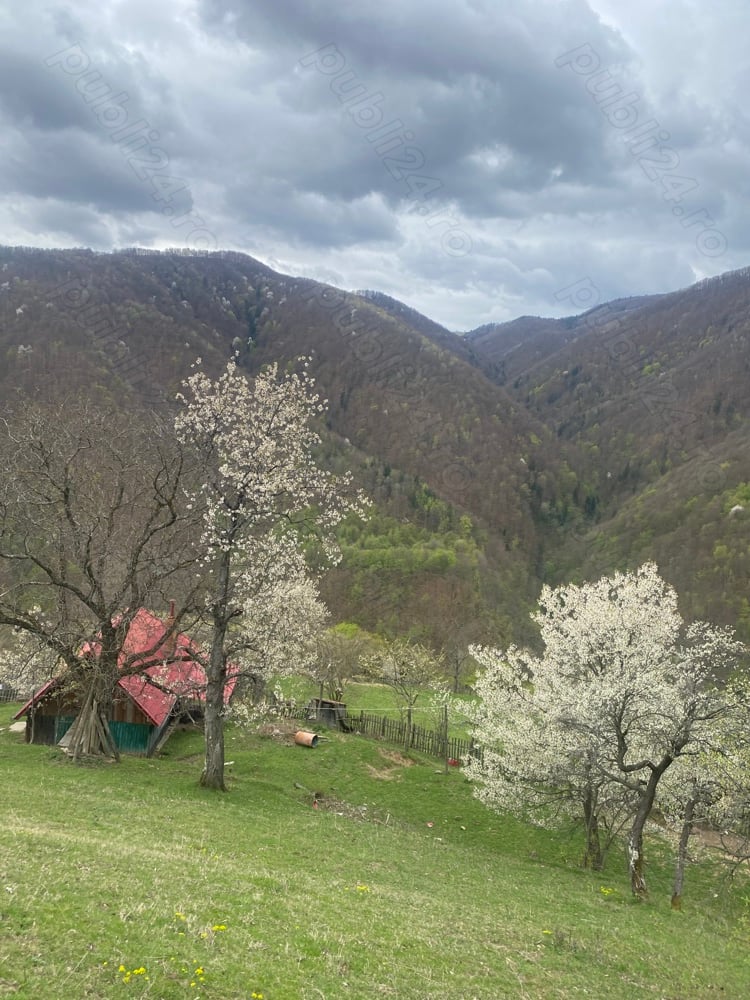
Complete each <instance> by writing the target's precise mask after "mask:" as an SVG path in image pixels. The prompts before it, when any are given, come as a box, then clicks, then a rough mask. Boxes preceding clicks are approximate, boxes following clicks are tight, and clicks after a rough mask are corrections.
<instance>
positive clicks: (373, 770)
mask: <svg viewBox="0 0 750 1000" xmlns="http://www.w3.org/2000/svg"><path fill="white" fill-rule="evenodd" d="M365 767H366V768H367V773H368V774H369V775H370V777H371V778H374V779H375V780H376V781H393V779H394V778H400V777H401V775H400V774H398V773H397V771H396V769H395V768H393V767H387V768H384V769H382V770H378V769H377V767H373V766H372V764H366V765H365Z"/></svg>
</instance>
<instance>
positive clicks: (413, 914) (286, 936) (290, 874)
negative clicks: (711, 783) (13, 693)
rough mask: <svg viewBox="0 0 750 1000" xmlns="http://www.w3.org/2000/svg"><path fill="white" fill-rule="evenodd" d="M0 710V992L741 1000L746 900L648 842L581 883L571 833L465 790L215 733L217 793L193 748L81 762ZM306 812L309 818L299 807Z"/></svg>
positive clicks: (182, 740)
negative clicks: (680, 903) (677, 873)
mask: <svg viewBox="0 0 750 1000" xmlns="http://www.w3.org/2000/svg"><path fill="white" fill-rule="evenodd" d="M11 714H12V708H11V707H10V706H7V705H2V706H0V727H2V731H0V781H1V782H2V789H3V817H2V824H0V997H5V996H8V997H19V998H29V1000H32V998H33V1000H47V998H49V1000H81V998H86V997H91V998H102V1000H119V998H121V997H123V998H125V997H128V998H136V997H138V998H146V997H148V998H151V1000H159V998H164V1000H172V998H181V1000H188V998H189V1000H193V998H196V1000H197V998H200V1000H204V998H205V1000H208V998H213V1000H254V998H255V1000H257V998H258V997H260V996H262V997H263V1000H295V998H304V1000H308V998H309V1000H318V998H324V1000H330V998H339V997H349V998H363V1000H364V998H372V997H393V998H399V1000H410V998H413V1000H429V998H441V1000H442V998H454V1000H471V998H482V1000H496V998H500V997H512V998H548V997H549V998H558V997H584V996H585V997H590V998H596V1000H598V998H603V997H617V998H623V1000H632V998H633V997H653V998H658V1000H701V998H712V1000H715V998H718V997H722V998H725V1000H744V998H745V997H746V996H747V995H748V984H750V957H749V951H750V887H749V886H748V884H747V882H738V881H737V880H736V879H735V880H734V881H733V882H727V881H723V880H721V877H720V876H719V875H717V872H716V870H715V869H714V868H713V867H712V866H710V865H708V864H702V865H695V866H692V867H691V868H690V870H689V872H688V878H687V884H686V889H685V909H684V911H683V912H682V913H674V912H672V911H671V910H670V907H669V896H670V878H671V861H670V858H669V852H668V851H667V850H666V848H665V847H663V846H661V845H660V844H659V843H658V842H649V844H648V854H649V858H650V860H651V864H650V867H649V877H650V884H651V898H650V900H649V901H648V902H646V903H645V904H637V903H635V902H633V901H632V900H631V899H630V897H629V894H628V890H627V883H626V877H625V871H624V862H623V859H622V857H621V856H620V854H619V853H614V854H613V855H612V856H611V858H610V862H609V868H608V870H607V871H606V872H605V873H603V874H598V875H596V874H593V873H591V872H586V871H583V870H581V869H580V868H579V867H578V864H577V862H578V859H579V856H580V852H581V842H580V839H579V837H578V836H576V835H575V834H574V833H573V832H571V833H570V834H567V835H561V834H554V835H553V834H550V833H545V832H543V831H539V830H536V829H532V828H528V827H524V826H522V825H520V824H518V823H516V822H514V821H512V820H508V819H505V818H502V817H500V816H497V815H495V814H492V813H490V812H488V811H487V810H485V809H484V807H482V806H481V805H480V804H479V803H478V802H477V801H476V800H475V799H474V798H473V797H472V795H471V788H470V786H469V785H468V784H467V782H466V780H465V778H464V777H463V775H462V774H461V772H460V771H459V770H457V769H451V770H450V773H448V774H445V773H444V772H443V771H442V769H441V768H440V767H439V763H437V762H435V761H433V760H430V759H426V758H418V757H415V758H405V757H402V756H401V755H400V754H399V753H398V752H397V751H395V750H394V749H393V748H389V747H387V746H385V745H382V744H378V743H375V742H370V741H365V740H363V739H362V738H360V737H356V736H346V735H340V734H335V733H331V734H330V739H329V740H328V741H326V742H323V743H321V745H320V746H319V747H318V748H316V749H307V748H302V747H297V746H294V745H290V744H289V743H287V742H285V741H283V740H282V739H280V738H278V737H274V736H271V735H269V736H263V735H259V734H255V735H246V734H244V733H242V732H240V731H238V730H230V731H229V732H228V736H227V760H228V761H231V762H232V763H231V764H229V765H228V767H227V772H228V776H229V780H228V783H229V787H230V791H229V793H228V794H226V795H222V794H219V793H211V792H207V791H205V790H202V789H200V788H199V787H198V784H197V779H198V776H199V772H200V766H201V752H202V744H201V739H200V736H199V735H198V734H194V733H186V734H176V735H175V736H174V737H173V738H172V739H171V740H170V742H169V744H168V745H167V747H166V751H167V753H166V754H165V756H164V757H162V758H161V759H158V760H145V759H142V758H123V761H122V763H121V764H120V765H115V764H105V763H101V764H95V765H87V766H80V767H75V766H73V765H71V764H70V762H69V761H67V760H66V759H64V758H63V757H62V756H61V755H60V754H59V752H58V751H57V750H54V749H53V748H50V747H36V746H27V745H25V744H24V743H23V742H22V737H21V736H19V735H18V734H15V733H10V732H9V731H8V728H7V726H8V721H9V719H10V716H11ZM316 794H317V796H318V799H319V807H318V808H314V807H313V801H315V796H316Z"/></svg>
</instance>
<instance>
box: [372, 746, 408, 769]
mask: <svg viewBox="0 0 750 1000" xmlns="http://www.w3.org/2000/svg"><path fill="white" fill-rule="evenodd" d="M378 753H379V754H380V756H381V757H383V758H385V760H389V761H390V762H391V763H392V764H396V765H397V766H398V767H412V766H413V764H414V761H413V760H410V758H409V757H404V755H403V754H402V753H399V752H398V750H378Z"/></svg>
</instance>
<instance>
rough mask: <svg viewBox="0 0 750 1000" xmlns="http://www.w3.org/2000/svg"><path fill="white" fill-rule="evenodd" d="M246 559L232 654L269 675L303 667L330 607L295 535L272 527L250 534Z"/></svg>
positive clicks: (237, 595) (240, 579) (249, 668)
mask: <svg viewBox="0 0 750 1000" xmlns="http://www.w3.org/2000/svg"><path fill="white" fill-rule="evenodd" d="M244 562H245V567H244V568H243V570H242V571H241V572H240V574H239V576H238V580H237V586H236V590H235V600H236V602H237V604H238V606H239V607H241V608H242V615H241V617H240V619H239V622H238V629H237V635H236V638H235V639H234V641H233V644H232V645H233V646H234V649H232V646H231V645H230V648H229V650H228V652H229V655H230V656H232V657H233V658H234V657H236V658H237V659H238V660H239V661H240V663H241V664H242V666H243V671H249V672H252V673H254V674H260V675H262V676H265V677H269V676H272V675H276V676H283V675H286V674H293V673H299V672H301V671H304V670H305V669H307V668H308V667H309V666H310V664H311V663H312V661H313V660H314V658H315V652H316V645H315V637H316V636H317V635H318V633H319V632H320V630H321V629H322V628H323V625H324V623H325V620H326V617H327V610H326V607H325V605H324V604H323V602H322V601H321V599H320V596H319V594H318V588H317V585H316V583H315V581H314V580H313V579H312V578H311V576H310V575H309V573H308V570H307V566H306V565H305V560H304V557H303V555H302V553H301V552H300V550H299V548H298V547H297V546H296V544H295V540H294V539H293V538H292V537H290V536H288V535H287V536H284V535H282V536H279V535H277V534H274V533H273V532H271V533H269V534H267V535H265V536H263V537H262V538H259V539H250V540H249V541H248V543H247V545H246V546H245V549H244Z"/></svg>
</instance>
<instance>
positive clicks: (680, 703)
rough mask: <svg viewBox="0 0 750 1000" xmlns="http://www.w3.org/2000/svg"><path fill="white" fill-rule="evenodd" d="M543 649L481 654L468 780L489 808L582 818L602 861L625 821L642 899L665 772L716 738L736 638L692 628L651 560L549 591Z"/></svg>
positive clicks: (542, 611) (633, 878) (633, 877)
mask: <svg viewBox="0 0 750 1000" xmlns="http://www.w3.org/2000/svg"><path fill="white" fill-rule="evenodd" d="M533 619H534V621H535V622H536V623H537V625H538V626H539V628H540V631H541V638H542V642H543V651H542V652H541V653H540V654H534V653H530V652H526V651H522V650H519V649H517V648H515V647H511V648H510V649H509V650H507V651H505V652H502V651H500V650H491V649H474V650H473V653H474V655H475V656H476V658H477V659H478V661H479V662H480V664H481V665H482V666H483V667H484V674H483V675H482V677H481V679H480V681H479V682H478V685H477V691H478V693H479V695H480V698H481V708H480V712H479V716H478V719H477V727H476V732H475V739H476V741H477V742H478V743H479V744H480V745H481V746H482V747H483V749H484V759H483V763H480V761H478V760H474V761H473V762H472V763H471V764H470V765H469V768H468V771H469V774H470V776H471V777H473V778H474V779H475V780H477V782H478V789H477V794H478V795H479V797H480V798H482V799H483V800H484V801H485V802H487V803H488V804H489V805H493V806H495V807H496V808H500V809H507V810H509V811H511V812H514V813H518V812H521V813H529V812H531V813H533V814H534V816H535V818H536V819H537V821H539V822H541V823H544V824H551V823H553V822H555V820H556V818H557V816H558V815H559V812H560V811H562V812H564V813H566V814H567V815H571V814H575V813H576V812H577V813H578V815H579V816H580V817H581V818H583V819H584V822H585V824H586V829H587V834H588V848H587V854H588V857H589V860H590V861H592V863H594V864H596V863H597V861H598V860H599V861H600V858H599V859H597V846H598V839H597V838H598V831H599V830H600V829H601V828H602V827H606V829H607V830H609V831H612V832H614V831H615V830H616V828H617V825H618V820H619V818H621V817H622V816H623V815H626V816H627V820H628V823H629V835H628V870H629V875H630V882H631V888H632V891H633V893H634V895H636V896H637V897H643V896H645V895H646V880H645V874H644V864H643V830H644V827H645V824H646V822H647V820H648V819H649V817H650V815H651V812H652V809H653V806H654V802H655V800H656V795H657V789H658V787H659V783H660V781H661V779H662V777H663V775H664V774H665V773H666V772H667V770H668V769H669V768H670V767H671V766H672V765H673V764H674V763H675V761H678V760H680V759H681V758H683V757H685V756H687V755H692V754H696V753H699V752H703V751H705V750H707V749H709V748H710V747H711V746H713V744H714V742H715V741H716V739H717V736H718V732H719V726H718V722H719V720H721V719H722V718H724V717H725V716H726V714H727V713H728V712H729V711H730V706H729V704H728V702H727V700H726V698H725V696H724V692H723V690H722V689H721V687H720V686H719V685H718V684H717V683H716V680H715V674H716V671H717V669H718V668H721V669H722V671H726V670H727V669H729V668H731V667H732V666H733V665H734V664H735V663H736V662H737V660H738V657H739V656H740V655H741V653H742V647H741V646H740V644H738V643H737V642H735V640H734V639H733V637H732V634H731V632H730V630H727V629H720V628H716V627H713V626H710V625H707V624H705V623H701V622H699V623H696V624H694V625H691V626H689V627H685V625H684V622H683V621H682V618H681V617H680V614H679V612H678V610H677V595H676V594H675V592H674V590H673V589H672V588H671V587H669V586H668V585H667V584H666V583H665V582H664V581H663V580H662V579H661V578H660V576H659V574H658V571H657V567H656V566H655V565H654V564H653V563H646V564H645V565H643V566H641V567H640V569H638V570H636V571H635V572H633V573H616V574H614V576H612V577H609V578H603V579H601V580H599V581H597V582H596V583H588V584H584V585H582V586H574V585H569V586H563V587H559V588H557V589H555V590H552V589H551V588H549V587H545V588H544V589H543V590H542V594H541V597H540V601H539V608H538V610H537V611H536V612H535V614H534V615H533Z"/></svg>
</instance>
